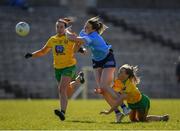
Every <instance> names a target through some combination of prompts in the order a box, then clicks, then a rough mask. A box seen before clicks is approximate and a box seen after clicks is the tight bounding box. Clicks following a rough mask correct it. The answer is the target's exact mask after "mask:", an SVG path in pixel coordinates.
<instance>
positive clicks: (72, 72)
mask: <svg viewBox="0 0 180 131" xmlns="http://www.w3.org/2000/svg"><path fill="white" fill-rule="evenodd" d="M55 76H56V80H57V81H60V80H61V76H69V77H71V78H72V79H75V78H76V66H75V65H74V66H70V67H66V68H62V69H55Z"/></svg>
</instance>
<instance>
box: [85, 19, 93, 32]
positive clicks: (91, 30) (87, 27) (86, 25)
mask: <svg viewBox="0 0 180 131" xmlns="http://www.w3.org/2000/svg"><path fill="white" fill-rule="evenodd" d="M84 29H85V32H86V33H87V34H89V33H91V32H93V31H95V30H94V29H93V28H92V25H91V24H89V23H88V22H86V24H85V25H84Z"/></svg>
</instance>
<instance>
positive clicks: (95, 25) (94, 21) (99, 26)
mask: <svg viewBox="0 0 180 131" xmlns="http://www.w3.org/2000/svg"><path fill="white" fill-rule="evenodd" d="M87 22H88V23H89V24H91V25H92V29H94V30H96V31H97V32H98V33H99V34H102V33H103V32H104V31H105V30H106V29H107V28H108V27H107V26H106V25H104V24H103V23H102V22H101V21H100V20H99V17H93V18H91V19H89V20H88V21H87Z"/></svg>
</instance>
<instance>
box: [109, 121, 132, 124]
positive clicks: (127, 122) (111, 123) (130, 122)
mask: <svg viewBox="0 0 180 131" xmlns="http://www.w3.org/2000/svg"><path fill="white" fill-rule="evenodd" d="M110 124H132V122H130V121H129V122H119V123H117V122H110Z"/></svg>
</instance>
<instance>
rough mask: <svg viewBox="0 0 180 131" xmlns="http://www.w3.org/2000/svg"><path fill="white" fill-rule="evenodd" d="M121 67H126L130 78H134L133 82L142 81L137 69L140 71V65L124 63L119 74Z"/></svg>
mask: <svg viewBox="0 0 180 131" xmlns="http://www.w3.org/2000/svg"><path fill="white" fill-rule="evenodd" d="M121 69H125V70H126V73H127V74H128V75H129V77H128V78H129V79H130V80H132V82H134V83H135V84H139V83H140V78H139V77H137V71H138V67H137V66H132V65H129V64H124V65H122V66H121V67H120V68H119V70H118V75H119V74H120V70H121Z"/></svg>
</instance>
